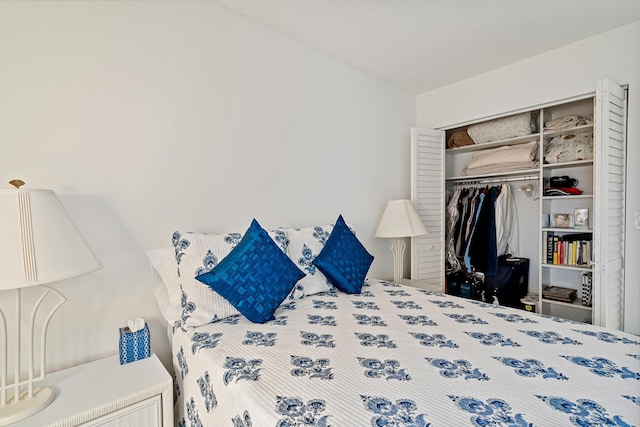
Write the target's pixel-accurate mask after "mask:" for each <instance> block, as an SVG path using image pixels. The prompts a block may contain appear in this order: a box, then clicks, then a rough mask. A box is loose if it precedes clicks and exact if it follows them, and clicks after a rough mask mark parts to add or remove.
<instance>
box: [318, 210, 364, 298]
mask: <svg viewBox="0 0 640 427" xmlns="http://www.w3.org/2000/svg"><path fill="white" fill-rule="evenodd" d="M372 262H373V255H371V254H370V253H369V252H367V250H366V249H365V247H364V246H362V243H360V241H359V240H358V238H357V237H356V235H355V234H354V233H353V231H351V230H350V229H349V227H348V226H347V224H346V223H345V222H344V219H343V218H342V215H340V216H339V217H338V220H337V221H336V225H335V226H334V227H333V231H332V232H331V235H329V239H327V242H326V243H325V245H324V248H322V250H321V251H320V253H319V254H318V256H317V257H316V259H315V260H314V261H313V264H314V265H316V266H317V267H318V269H320V271H322V273H323V274H324V275H325V276H327V278H328V279H329V281H330V282H331V283H332V284H333V285H334V286H335V287H337V288H338V289H340V290H341V291H344V292H346V293H348V294H359V293H360V290H361V289H362V284H363V283H364V279H365V277H366V276H367V273H368V272H369V268H370V267H371V263H372Z"/></svg>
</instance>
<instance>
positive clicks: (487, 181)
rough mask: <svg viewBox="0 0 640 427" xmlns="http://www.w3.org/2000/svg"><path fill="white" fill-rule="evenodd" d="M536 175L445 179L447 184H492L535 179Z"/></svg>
mask: <svg viewBox="0 0 640 427" xmlns="http://www.w3.org/2000/svg"><path fill="white" fill-rule="evenodd" d="M537 179H538V176H537V175H527V176H516V177H508V178H507V177H505V178H486V179H464V178H457V179H452V180H447V183H448V184H456V185H460V184H492V183H496V182H500V183H502V182H511V181H527V180H537Z"/></svg>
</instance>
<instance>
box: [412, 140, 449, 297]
mask: <svg viewBox="0 0 640 427" xmlns="http://www.w3.org/2000/svg"><path fill="white" fill-rule="evenodd" d="M444 149H445V145H444V132H442V131H436V130H431V129H420V128H413V129H411V201H412V202H413V204H414V206H415V207H416V210H417V211H418V214H419V215H420V218H422V221H423V222H424V225H425V226H426V227H427V231H428V232H429V234H427V235H426V236H420V237H414V238H412V239H411V279H414V280H416V279H417V280H423V281H425V282H426V283H427V285H434V286H439V287H440V288H443V287H444V238H445V236H444V232H445V230H444V204H445V190H444Z"/></svg>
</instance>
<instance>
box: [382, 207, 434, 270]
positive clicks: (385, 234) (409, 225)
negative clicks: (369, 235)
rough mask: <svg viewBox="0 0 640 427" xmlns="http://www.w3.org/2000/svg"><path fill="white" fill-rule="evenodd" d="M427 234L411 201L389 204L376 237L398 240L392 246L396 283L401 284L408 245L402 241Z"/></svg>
mask: <svg viewBox="0 0 640 427" xmlns="http://www.w3.org/2000/svg"><path fill="white" fill-rule="evenodd" d="M427 233H428V232H427V228H426V227H425V226H424V223H423V222H422V219H420V216H419V215H418V212H416V209H415V208H414V207H413V204H412V203H411V200H408V199H402V200H391V201H389V202H388V203H387V206H386V207H385V209H384V212H383V213H382V217H381V218H380V223H379V224H378V229H377V230H376V234H375V236H376V237H382V238H395V239H396V241H395V242H393V244H391V252H392V253H393V281H394V282H396V283H400V281H401V280H402V275H403V274H402V272H403V266H404V264H403V257H404V250H405V249H406V247H407V245H406V244H405V243H404V240H402V239H403V238H405V237H415V236H424V235H425V234H427Z"/></svg>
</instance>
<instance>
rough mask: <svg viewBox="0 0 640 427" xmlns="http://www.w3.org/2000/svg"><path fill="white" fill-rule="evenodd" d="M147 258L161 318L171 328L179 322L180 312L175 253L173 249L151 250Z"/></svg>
mask: <svg viewBox="0 0 640 427" xmlns="http://www.w3.org/2000/svg"><path fill="white" fill-rule="evenodd" d="M147 258H149V264H150V265H151V267H152V270H151V274H152V276H153V284H154V286H155V288H156V302H157V303H158V307H159V308H160V312H161V313H162V316H164V318H165V319H167V322H168V323H169V325H172V326H173V325H174V324H175V323H176V322H178V321H179V320H180V314H181V312H182V307H181V305H180V296H181V294H180V285H179V283H178V269H177V267H176V256H175V251H174V249H173V248H158V249H152V250H150V251H149V252H147Z"/></svg>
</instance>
